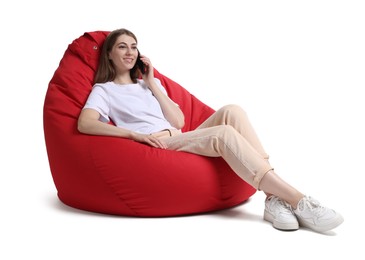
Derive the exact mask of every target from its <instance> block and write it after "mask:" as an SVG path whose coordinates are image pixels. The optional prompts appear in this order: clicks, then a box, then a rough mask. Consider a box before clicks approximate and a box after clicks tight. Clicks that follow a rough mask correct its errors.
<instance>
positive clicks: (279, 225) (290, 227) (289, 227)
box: [264, 211, 299, 231]
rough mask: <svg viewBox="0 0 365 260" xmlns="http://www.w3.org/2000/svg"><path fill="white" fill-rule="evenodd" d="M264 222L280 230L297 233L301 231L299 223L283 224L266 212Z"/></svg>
mask: <svg viewBox="0 0 365 260" xmlns="http://www.w3.org/2000/svg"><path fill="white" fill-rule="evenodd" d="M264 220H266V221H268V222H270V223H272V226H273V227H274V228H276V229H279V230H284V231H295V230H298V229H299V223H281V222H278V221H276V220H275V219H274V216H273V215H272V214H270V213H269V212H267V211H265V212H264Z"/></svg>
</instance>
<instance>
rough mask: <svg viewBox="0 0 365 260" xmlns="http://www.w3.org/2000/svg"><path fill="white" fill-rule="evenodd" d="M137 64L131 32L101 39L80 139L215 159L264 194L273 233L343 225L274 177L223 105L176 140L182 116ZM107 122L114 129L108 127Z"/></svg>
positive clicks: (238, 117) (240, 117) (242, 123)
mask: <svg viewBox="0 0 365 260" xmlns="http://www.w3.org/2000/svg"><path fill="white" fill-rule="evenodd" d="M138 60H139V52H138V49H137V38H136V36H135V35H134V34H133V33H132V32H131V31H129V30H126V29H118V30H115V31H112V32H111V33H110V34H109V35H108V36H107V38H106V40H105V43H104V45H103V48H102V51H101V57H100V63H99V67H98V70H97V73H96V76H95V85H94V87H93V89H92V91H91V93H90V95H89V98H88V100H87V102H86V104H85V106H84V108H83V110H82V112H81V114H80V117H79V121H78V129H79V131H80V132H82V133H85V134H91V135H108V136H117V137H121V138H129V139H132V140H134V141H137V142H141V143H145V144H147V145H150V146H153V147H155V148H161V149H170V150H176V151H185V152H190V153H195V154H200V155H204V156H215V157H218V156H221V157H222V158H223V159H224V160H225V161H226V162H227V163H228V164H229V165H230V167H231V168H232V169H233V170H234V171H235V173H236V174H238V175H239V176H240V177H241V178H242V179H243V180H245V181H246V182H247V183H249V184H250V185H252V186H253V187H255V188H256V189H258V190H261V191H263V192H265V194H266V195H267V198H266V200H265V210H264V219H265V220H267V221H269V222H271V223H272V225H273V226H274V227H275V228H277V229H279V230H297V229H298V228H299V226H303V227H307V228H310V229H312V230H314V231H317V232H324V231H327V230H331V229H333V228H335V227H337V226H338V225H340V224H341V223H342V222H343V217H342V216H341V215H340V214H339V213H337V212H336V211H334V210H332V209H329V208H327V207H324V206H323V205H321V204H320V203H319V202H318V201H316V200H315V199H313V198H312V197H310V196H306V195H304V194H303V193H302V192H300V191H298V190H297V189H296V188H294V187H292V186H291V185H290V184H288V183H286V182H285V181H284V180H282V179H281V178H280V177H279V176H278V175H277V174H276V173H275V172H274V169H273V167H272V166H271V165H270V163H269V161H268V158H269V156H268V155H267V153H266V152H265V150H264V148H263V146H262V145H261V143H260V140H259V139H258V137H257V135H256V133H255V131H254V129H253V127H252V125H251V123H250V121H249V119H248V117H247V115H246V113H245V111H243V109H242V108H241V107H239V106H237V105H227V106H224V107H222V108H221V109H219V110H217V111H216V112H215V113H214V114H213V115H212V116H211V117H209V118H208V119H207V120H206V121H205V122H203V123H202V124H201V125H200V126H199V127H198V128H197V129H195V130H193V131H189V132H184V133H182V132H181V130H180V129H181V128H182V127H183V126H184V114H183V113H182V111H181V110H180V108H179V106H178V105H177V104H176V103H174V102H173V101H172V100H171V99H170V98H169V97H168V96H167V94H166V91H165V89H164V87H163V86H162V85H161V83H160V82H159V80H158V79H156V78H154V72H153V66H152V63H151V61H150V60H149V59H148V58H147V57H146V56H143V55H142V56H140V60H141V61H142V63H143V65H144V69H142V68H141V67H140V66H137V61H138ZM141 70H143V71H141ZM140 75H142V79H139V76H140ZM109 118H110V119H112V120H113V122H114V124H115V126H114V125H111V124H107V122H108V121H109ZM245 169H249V173H248V171H247V170H245Z"/></svg>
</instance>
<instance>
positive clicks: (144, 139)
mask: <svg viewBox="0 0 365 260" xmlns="http://www.w3.org/2000/svg"><path fill="white" fill-rule="evenodd" d="M132 139H133V140H134V141H136V142H140V143H145V144H148V145H150V146H152V147H155V148H161V149H166V148H167V146H166V144H165V143H164V142H163V141H161V140H160V139H159V138H157V137H155V136H153V135H148V134H139V133H135V134H134V135H133V138H132Z"/></svg>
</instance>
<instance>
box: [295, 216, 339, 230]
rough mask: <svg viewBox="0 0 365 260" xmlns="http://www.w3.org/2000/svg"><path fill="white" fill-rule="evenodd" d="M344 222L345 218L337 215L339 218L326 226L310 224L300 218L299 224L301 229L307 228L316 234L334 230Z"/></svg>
mask: <svg viewBox="0 0 365 260" xmlns="http://www.w3.org/2000/svg"><path fill="white" fill-rule="evenodd" d="M343 221H344V219H343V217H342V216H341V215H337V218H336V219H335V220H334V221H333V222H331V223H329V224H327V225H325V226H316V225H314V224H311V223H308V222H306V221H304V220H301V219H300V218H298V222H299V225H300V226H301V227H306V228H309V229H312V230H314V231H316V232H326V231H329V230H331V229H334V228H336V227H338V226H339V225H341V224H342V223H343Z"/></svg>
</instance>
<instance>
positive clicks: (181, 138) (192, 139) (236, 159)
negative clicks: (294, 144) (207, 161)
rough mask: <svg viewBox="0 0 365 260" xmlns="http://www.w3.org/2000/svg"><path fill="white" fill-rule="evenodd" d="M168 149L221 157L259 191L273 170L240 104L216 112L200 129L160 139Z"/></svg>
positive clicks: (174, 132)
mask: <svg viewBox="0 0 365 260" xmlns="http://www.w3.org/2000/svg"><path fill="white" fill-rule="evenodd" d="M161 138H162V139H163V141H164V142H165V143H166V145H167V147H168V148H167V149H169V150H175V151H184V152H189V153H194V154H199V155H204V156H210V157H220V156H221V157H222V158H223V159H224V160H225V161H226V162H227V163H228V165H229V166H230V167H231V168H232V170H233V171H234V172H235V173H236V174H238V176H240V177H241V178H242V179H243V180H245V181H246V182H247V183H249V184H250V185H252V186H253V187H255V188H256V189H259V186H260V182H261V179H262V178H263V177H264V176H265V174H266V173H267V172H268V171H270V170H272V169H273V168H272V167H271V166H270V164H269V162H268V158H269V156H268V155H267V154H266V152H265V151H264V149H263V147H262V145H261V143H260V141H259V139H258V137H257V135H256V133H255V131H254V129H253V127H252V125H251V123H250V121H249V119H248V117H247V114H246V112H245V111H244V110H243V109H242V108H241V107H239V106H237V105H227V106H224V107H222V108H221V109H219V110H218V111H216V112H215V113H214V114H213V115H212V116H210V117H209V118H208V119H207V120H206V121H205V122H203V123H202V124H201V125H200V126H199V127H198V128H197V129H195V130H193V131H189V132H184V133H181V132H179V131H172V136H169V134H167V135H164V136H163V137H161Z"/></svg>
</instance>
